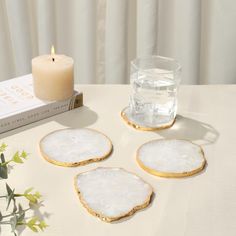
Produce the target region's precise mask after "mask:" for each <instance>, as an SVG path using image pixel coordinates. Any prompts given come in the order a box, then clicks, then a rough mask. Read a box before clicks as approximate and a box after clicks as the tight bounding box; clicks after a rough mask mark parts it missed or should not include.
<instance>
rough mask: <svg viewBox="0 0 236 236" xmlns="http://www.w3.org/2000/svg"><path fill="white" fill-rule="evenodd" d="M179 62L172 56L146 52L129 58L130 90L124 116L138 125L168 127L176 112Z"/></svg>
mask: <svg viewBox="0 0 236 236" xmlns="http://www.w3.org/2000/svg"><path fill="white" fill-rule="evenodd" d="M180 72H181V67H180V65H179V64H178V63H177V62H176V61H175V60H174V59H171V58H166V57H160V56H149V57H143V58H138V59H135V60H133V61H131V68H130V83H131V86H132V94H131V97H130V102H129V107H128V108H127V110H126V111H124V112H125V113H126V114H125V115H126V118H127V119H128V120H129V121H130V123H131V124H135V125H136V126H137V127H138V128H142V127H143V128H144V129H145V128H147V129H157V128H167V127H170V126H171V125H172V124H173V123H174V120H175V117H176V112H177V90H178V85H179V83H180Z"/></svg>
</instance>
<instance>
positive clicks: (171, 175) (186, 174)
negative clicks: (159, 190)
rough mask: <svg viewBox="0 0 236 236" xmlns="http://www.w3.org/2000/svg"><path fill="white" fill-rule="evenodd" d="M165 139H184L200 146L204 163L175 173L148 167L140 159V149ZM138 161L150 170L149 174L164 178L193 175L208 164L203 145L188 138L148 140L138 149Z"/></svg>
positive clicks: (141, 165) (145, 168)
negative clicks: (186, 170)
mask: <svg viewBox="0 0 236 236" xmlns="http://www.w3.org/2000/svg"><path fill="white" fill-rule="evenodd" d="M163 140H183V141H188V142H190V143H192V144H193V145H195V146H197V147H199V148H200V154H201V156H202V159H203V162H202V165H201V166H200V167H199V168H197V169H194V170H192V171H188V172H182V173H174V172H162V171H157V170H154V169H152V168H149V167H147V166H146V165H145V164H144V163H143V162H142V161H141V160H140V159H139V150H140V149H141V148H142V147H143V146H144V145H145V144H148V143H151V142H155V141H163ZM136 162H137V163H138V165H139V166H140V167H141V168H142V169H143V170H145V171H146V172H148V173H149V174H152V175H155V176H159V177H164V178H182V177H188V176H192V175H195V174H197V173H199V172H201V171H202V170H203V169H204V168H205V166H206V164H207V161H206V158H205V154H204V151H203V149H202V147H201V146H200V145H198V144H195V143H193V142H191V141H190V140H187V139H155V140H151V141H148V142H146V143H144V144H142V145H141V146H140V147H139V148H138V150H137V151H136Z"/></svg>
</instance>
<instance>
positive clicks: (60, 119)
mask: <svg viewBox="0 0 236 236" xmlns="http://www.w3.org/2000/svg"><path fill="white" fill-rule="evenodd" d="M97 119H98V115H97V113H96V112H94V111H93V110H91V109H89V107H86V106H83V107H79V108H77V109H74V110H71V111H68V112H64V113H61V114H58V115H55V116H52V117H49V118H46V119H43V120H40V121H37V122H34V123H31V124H28V125H26V126H22V127H20V128H17V129H14V130H11V131H8V132H5V133H2V134H0V139H1V138H5V137H8V136H12V135H15V134H17V133H20V132H23V131H25V130H28V129H32V128H34V127H36V126H40V125H43V124H46V123H48V122H51V121H55V122H57V123H59V124H61V125H63V126H66V127H69V128H84V127H87V126H90V125H92V124H94V123H95V122H96V121H97Z"/></svg>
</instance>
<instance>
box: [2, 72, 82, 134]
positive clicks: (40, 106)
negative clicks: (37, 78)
mask: <svg viewBox="0 0 236 236" xmlns="http://www.w3.org/2000/svg"><path fill="white" fill-rule="evenodd" d="M82 105H83V94H82V93H79V92H78V91H75V92H74V94H73V96H72V97H71V98H69V99H67V100H64V101H52V102H51V101H50V102H49V101H43V100H40V99H38V98H37V97H35V95H34V92H33V78H32V75H31V74H29V75H25V76H21V77H17V78H14V79H10V80H6V81H2V82H0V133H3V132H6V131H9V130H12V129H15V128H18V127H20V126H23V125H27V124H30V123H33V122H35V121H38V120H42V119H44V118H47V117H50V116H53V115H56V114H59V113H62V112H65V111H69V110H72V109H74V108H77V107H80V106H82Z"/></svg>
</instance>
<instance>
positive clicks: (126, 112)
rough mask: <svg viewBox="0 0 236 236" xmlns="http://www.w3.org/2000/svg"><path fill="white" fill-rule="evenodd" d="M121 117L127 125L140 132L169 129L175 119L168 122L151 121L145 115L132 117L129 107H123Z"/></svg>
mask: <svg viewBox="0 0 236 236" xmlns="http://www.w3.org/2000/svg"><path fill="white" fill-rule="evenodd" d="M121 117H122V118H123V120H124V121H125V122H126V123H127V124H128V125H130V126H132V127H133V128H135V129H138V130H142V131H153V130H161V129H167V128H170V127H171V126H172V125H173V124H174V123H175V119H174V120H171V121H169V120H164V119H160V118H157V119H155V121H153V120H152V117H148V116H146V115H145V114H136V115H134V114H133V113H132V111H131V110H130V107H129V106H128V107H125V108H124V109H123V110H122V111H121ZM149 119H150V120H149Z"/></svg>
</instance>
